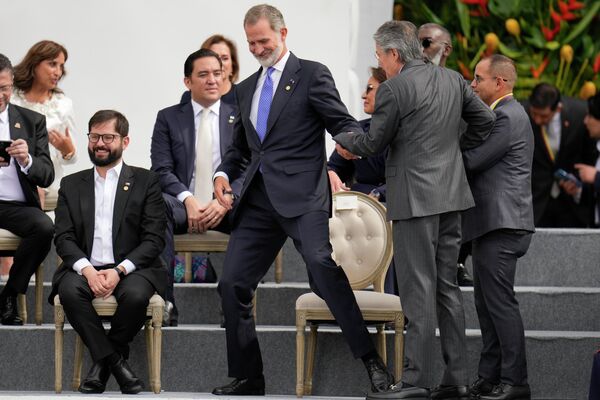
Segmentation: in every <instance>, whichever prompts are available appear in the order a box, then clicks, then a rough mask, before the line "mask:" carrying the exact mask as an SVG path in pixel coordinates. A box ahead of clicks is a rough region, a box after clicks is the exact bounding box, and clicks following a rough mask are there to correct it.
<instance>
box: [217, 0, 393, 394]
mask: <svg viewBox="0 0 600 400" xmlns="http://www.w3.org/2000/svg"><path fill="white" fill-rule="evenodd" d="M244 29H245V32H246V37H247V40H248V44H249V47H250V52H251V53H252V54H253V55H254V56H255V57H256V59H257V60H258V61H259V63H260V64H261V66H262V68H260V69H259V70H258V72H256V73H255V74H253V75H252V76H250V77H249V78H248V79H246V80H245V81H243V82H242V83H240V84H239V85H238V87H237V91H236V95H237V101H238V107H239V109H240V114H241V115H240V118H239V119H238V120H237V121H236V123H235V128H234V138H233V144H232V146H231V148H230V149H229V151H228V152H227V154H226V155H225V157H224V159H223V162H222V164H221V166H220V167H219V168H218V172H217V173H216V174H215V183H214V187H215V195H216V197H217V199H218V200H219V202H220V203H221V204H222V205H223V206H224V207H228V208H229V207H230V206H231V204H232V201H233V199H232V197H233V196H232V195H230V194H231V187H230V184H229V182H230V181H233V180H235V179H236V178H237V177H238V176H240V174H241V173H242V170H243V168H242V166H243V160H244V159H245V158H250V163H249V165H248V168H247V170H246V172H247V175H246V176H247V178H246V180H245V182H244V185H243V187H242V191H241V195H240V201H239V205H238V207H237V208H236V209H235V210H234V213H233V224H234V225H233V230H232V232H231V237H230V240H229V247H228V249H227V254H226V257H225V262H224V270H223V275H222V276H221V279H220V281H219V291H220V294H221V298H222V301H223V311H224V312H225V328H226V334H227V357H228V367H229V376H230V377H233V378H235V379H234V380H233V381H232V382H231V383H230V384H228V385H225V386H222V387H218V388H216V389H214V390H213V394H217V395H262V394H264V392H265V389H264V388H265V381H264V377H263V366H262V358H261V352H260V347H259V344H258V339H257V336H256V329H255V324H254V318H253V315H252V298H253V294H254V290H255V289H256V286H257V285H258V283H259V282H260V280H261V278H262V277H263V276H264V275H265V273H266V272H267V270H268V269H269V267H270V265H271V263H272V262H273V260H274V259H275V256H276V255H277V252H278V251H279V249H280V248H281V246H282V245H283V243H284V242H285V240H286V239H287V237H288V236H289V237H291V238H292V239H293V240H294V244H295V245H296V248H297V249H298V251H299V252H300V253H301V254H302V257H303V258H304V261H305V262H306V267H307V270H308V276H309V282H310V285H311V288H312V289H313V290H314V291H315V293H317V294H318V295H319V296H321V297H322V298H323V299H324V300H325V301H326V302H327V305H328V306H329V309H330V310H331V311H332V313H333V315H334V316H335V318H336V320H337V322H338V324H339V325H340V327H341V328H342V332H343V333H344V336H345V338H346V340H347V341H348V342H349V344H350V347H351V349H352V353H353V354H354V356H355V357H361V358H362V360H363V361H364V362H365V366H366V367H367V371H368V373H369V378H370V379H371V382H372V388H373V390H375V391H379V390H385V389H387V387H389V385H390V384H391V383H393V377H392V376H391V374H389V372H388V371H387V369H386V367H385V365H384V364H383V362H382V361H381V358H380V357H379V356H378V355H377V352H376V351H375V347H374V346H373V342H372V341H371V339H370V337H369V334H368V331H367V329H366V326H365V323H364V321H363V318H362V315H361V313H360V310H359V308H358V305H357V304H356V300H355V298H354V295H353V293H352V289H351V288H350V285H349V283H348V278H347V277H346V275H345V274H344V271H343V269H342V268H340V267H339V266H338V265H336V264H335V262H334V261H333V259H332V258H331V252H332V248H331V244H330V243H329V224H328V220H329V215H330V212H331V191H330V189H329V186H328V179H327V171H326V168H325V167H326V163H327V160H326V157H325V154H326V153H325V136H324V133H325V129H327V131H329V132H331V133H332V134H333V135H335V134H338V133H339V132H342V131H354V132H362V129H361V127H360V126H359V125H358V123H357V122H356V121H355V120H354V119H353V118H352V117H351V116H350V115H348V111H347V109H346V107H345V106H344V105H343V103H342V102H341V100H340V97H339V94H338V91H337V89H336V87H335V84H334V81H333V78H332V76H331V73H330V72H329V70H328V69H327V67H325V66H324V65H322V64H319V63H316V62H313V61H308V60H302V59H299V58H297V57H296V56H295V55H293V54H291V53H290V52H289V51H288V50H287V48H286V44H285V39H286V36H287V28H286V27H285V23H284V20H283V16H282V15H281V13H280V12H279V10H277V9H276V8H274V7H272V6H269V5H264V4H263V5H258V6H254V7H252V8H251V9H250V10H249V11H248V12H247V13H246V16H245V19H244Z"/></svg>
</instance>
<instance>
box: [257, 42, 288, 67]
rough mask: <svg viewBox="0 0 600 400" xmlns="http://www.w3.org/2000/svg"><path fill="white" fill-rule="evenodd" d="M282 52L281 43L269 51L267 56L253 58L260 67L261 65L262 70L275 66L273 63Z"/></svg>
mask: <svg viewBox="0 0 600 400" xmlns="http://www.w3.org/2000/svg"><path fill="white" fill-rule="evenodd" d="M282 52H283V43H281V42H280V43H279V44H278V45H277V47H275V48H274V49H273V50H272V51H271V53H269V54H267V55H266V56H262V57H261V56H258V55H254V58H256V59H257V60H258V63H259V64H260V65H262V66H263V68H269V67H272V66H273V65H275V63H276V62H277V60H278V59H279V57H280V56H281V53H282Z"/></svg>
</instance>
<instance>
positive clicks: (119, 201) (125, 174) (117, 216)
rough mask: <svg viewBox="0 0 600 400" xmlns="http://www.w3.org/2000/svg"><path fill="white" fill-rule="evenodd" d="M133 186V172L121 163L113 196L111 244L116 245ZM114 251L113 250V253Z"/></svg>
mask: <svg viewBox="0 0 600 400" xmlns="http://www.w3.org/2000/svg"><path fill="white" fill-rule="evenodd" d="M133 185H134V177H133V170H132V169H131V168H130V167H129V166H128V165H127V164H125V163H123V169H122V170H121V174H120V175H119V182H118V183H117V193H116V194H115V206H114V209H113V224H112V236H113V243H116V242H117V241H116V238H117V234H118V233H119V228H120V227H121V221H122V219H123V213H124V212H125V208H126V206H127V200H128V199H129V194H130V193H131V189H132V187H133ZM114 251H116V249H114V248H113V252H114Z"/></svg>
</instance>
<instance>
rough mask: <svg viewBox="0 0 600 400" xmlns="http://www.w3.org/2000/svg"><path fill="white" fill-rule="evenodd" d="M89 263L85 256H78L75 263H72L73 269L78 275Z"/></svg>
mask: <svg viewBox="0 0 600 400" xmlns="http://www.w3.org/2000/svg"><path fill="white" fill-rule="evenodd" d="M90 265H92V263H91V262H90V260H88V259H87V258H85V257H83V258H80V259H79V260H77V261H75V264H73V271H75V272H77V273H78V274H79V275H81V271H82V270H83V269H84V268H85V267H89V266H90Z"/></svg>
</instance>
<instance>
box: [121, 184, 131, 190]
mask: <svg viewBox="0 0 600 400" xmlns="http://www.w3.org/2000/svg"><path fill="white" fill-rule="evenodd" d="M129 186H131V183H129V182H125V186H123V190H124V191H128V190H129Z"/></svg>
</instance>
